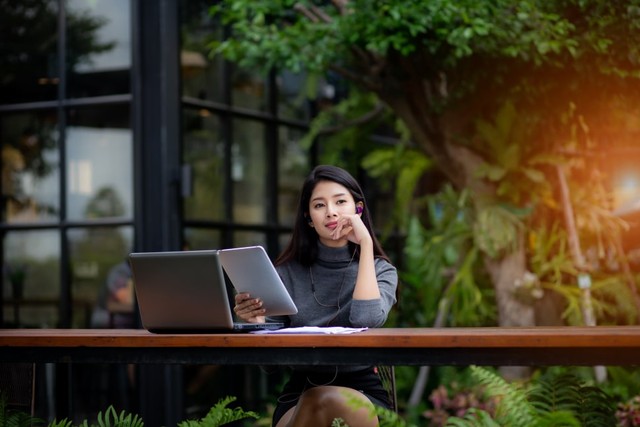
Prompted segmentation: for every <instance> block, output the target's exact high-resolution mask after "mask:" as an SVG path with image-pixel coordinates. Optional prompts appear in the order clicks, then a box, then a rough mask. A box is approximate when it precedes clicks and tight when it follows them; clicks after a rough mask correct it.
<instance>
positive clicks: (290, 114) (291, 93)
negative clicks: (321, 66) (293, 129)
mask: <svg viewBox="0 0 640 427" xmlns="http://www.w3.org/2000/svg"><path fill="white" fill-rule="evenodd" d="M305 79H306V75H305V74H303V73H292V72H290V71H282V72H280V73H279V74H278V77H277V80H276V83H277V85H278V115H279V116H280V117H282V118H285V119H296V120H307V119H308V118H309V108H308V107H309V102H308V98H307V93H306V89H305Z"/></svg>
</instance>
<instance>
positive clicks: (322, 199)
mask: <svg viewBox="0 0 640 427" xmlns="http://www.w3.org/2000/svg"><path fill="white" fill-rule="evenodd" d="M355 212H356V204H355V200H354V199H353V196H352V195H351V193H350V192H349V190H347V188H346V187H344V186H342V185H340V184H338V183H336V182H333V181H320V182H318V183H317V184H316V186H315V188H314V189H313V192H312V193H311V200H310V201H309V216H310V218H311V226H312V227H313V228H314V229H315V230H316V233H318V237H319V239H320V242H321V243H322V244H324V245H325V246H331V247H339V246H344V245H346V244H347V243H348V241H347V239H346V238H343V239H340V240H333V239H332V238H331V232H332V231H333V229H334V228H336V225H337V221H338V218H340V216H342V215H345V214H346V215H353V214H355Z"/></svg>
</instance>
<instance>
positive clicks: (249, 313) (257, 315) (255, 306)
mask: <svg viewBox="0 0 640 427" xmlns="http://www.w3.org/2000/svg"><path fill="white" fill-rule="evenodd" d="M235 302H236V305H235V306H234V307H233V312H234V313H235V314H236V316H238V317H239V318H240V319H242V320H244V321H245V322H248V323H264V322H265V317H264V312H265V310H264V308H262V300H260V299H258V298H251V295H249V293H247V292H242V293H239V294H236V296H235Z"/></svg>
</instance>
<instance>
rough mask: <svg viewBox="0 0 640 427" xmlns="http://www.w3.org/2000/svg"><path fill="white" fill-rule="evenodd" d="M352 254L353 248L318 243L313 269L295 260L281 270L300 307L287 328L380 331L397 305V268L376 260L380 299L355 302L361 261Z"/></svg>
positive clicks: (282, 266) (281, 267)
mask: <svg viewBox="0 0 640 427" xmlns="http://www.w3.org/2000/svg"><path fill="white" fill-rule="evenodd" d="M352 255H353V254H352V253H351V252H350V251H349V246H344V247H341V248H330V247H328V246H324V245H323V244H321V243H318V259H317V261H316V263H315V264H313V265H312V266H311V267H310V268H309V267H303V266H302V265H300V264H299V263H297V262H295V261H292V262H289V263H286V264H283V265H280V266H278V267H277V270H278V273H279V274H280V277H281V278H282V281H283V282H284V285H285V286H286V288H287V290H288V291H289V293H290V294H291V298H293V301H294V302H295V303H296V306H297V307H298V313H297V314H295V315H291V316H285V317H284V320H285V322H286V323H287V326H289V327H299V326H344V327H350V328H359V327H368V328H377V327H381V326H382V325H383V324H384V323H385V321H386V320H387V316H388V314H389V311H390V310H391V307H392V306H393V305H394V304H395V302H396V288H397V285H398V273H397V271H396V268H395V267H394V266H393V265H391V264H390V263H388V262H387V261H385V260H383V259H381V258H376V260H375V268H376V277H377V279H378V287H379V289H380V298H379V299H372V300H354V299H353V289H354V288H355V284H356V276H357V273H358V258H357V256H356V257H355V258H354V257H353V256H352ZM314 290H315V291H314ZM278 320H282V318H279V319H278Z"/></svg>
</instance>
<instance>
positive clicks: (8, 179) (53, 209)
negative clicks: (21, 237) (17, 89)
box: [0, 111, 60, 223]
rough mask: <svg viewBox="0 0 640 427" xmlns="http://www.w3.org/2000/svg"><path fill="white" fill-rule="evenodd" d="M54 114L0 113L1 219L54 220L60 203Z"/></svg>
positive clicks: (43, 112) (10, 220)
mask: <svg viewBox="0 0 640 427" xmlns="http://www.w3.org/2000/svg"><path fill="white" fill-rule="evenodd" d="M57 125H58V123H57V117H56V115H55V113H54V112H53V111H42V112H32V113H16V114H7V115H3V116H0V144H1V145H2V178H1V182H2V220H3V221H5V222H7V223H24V222H39V221H48V220H55V219H57V218H58V215H59V212H60V206H59V195H60V191H59V161H60V160H59V157H58V156H59V155H58V131H57Z"/></svg>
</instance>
